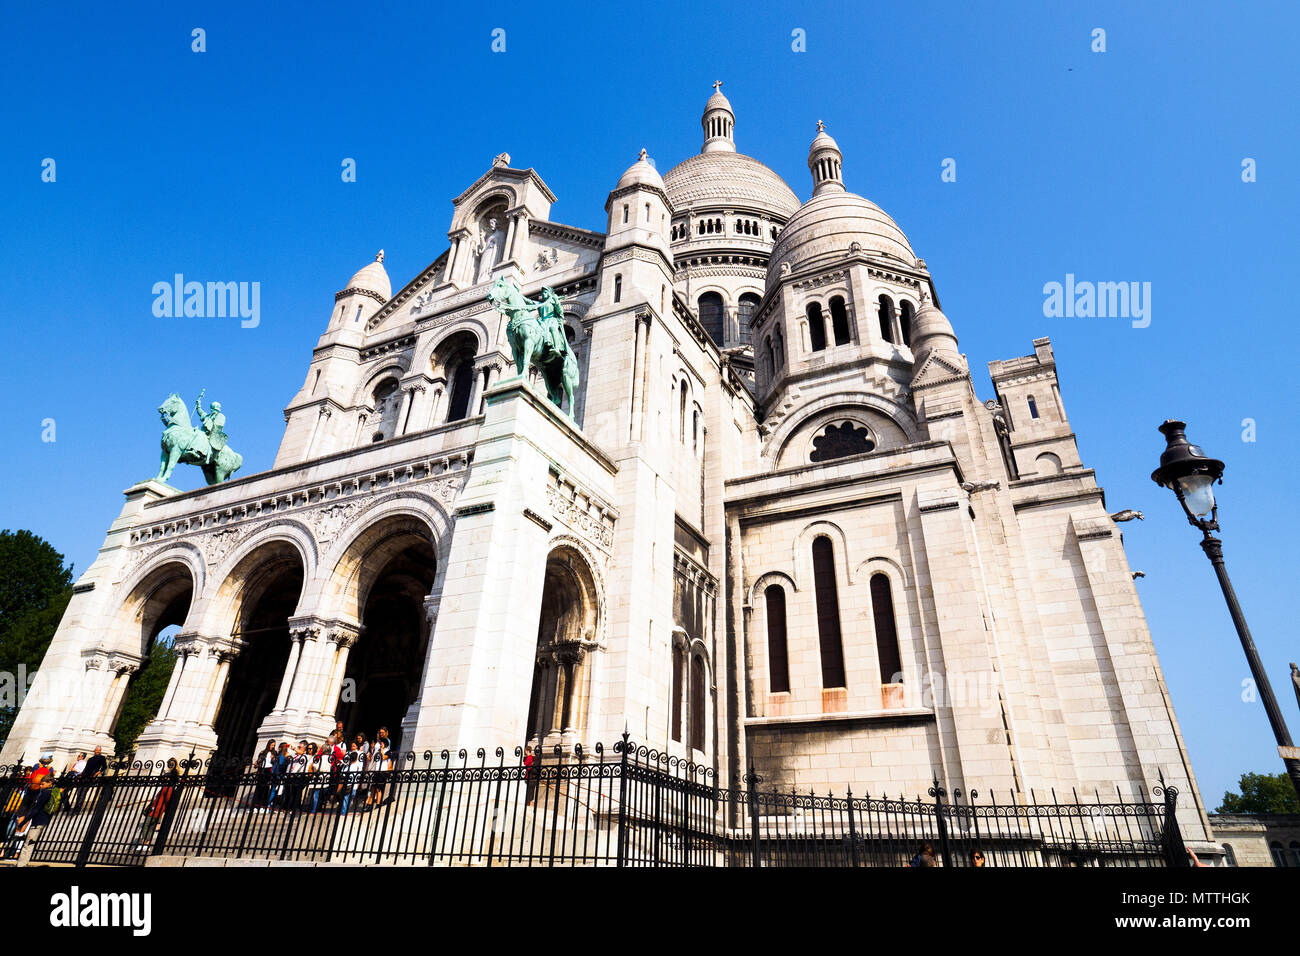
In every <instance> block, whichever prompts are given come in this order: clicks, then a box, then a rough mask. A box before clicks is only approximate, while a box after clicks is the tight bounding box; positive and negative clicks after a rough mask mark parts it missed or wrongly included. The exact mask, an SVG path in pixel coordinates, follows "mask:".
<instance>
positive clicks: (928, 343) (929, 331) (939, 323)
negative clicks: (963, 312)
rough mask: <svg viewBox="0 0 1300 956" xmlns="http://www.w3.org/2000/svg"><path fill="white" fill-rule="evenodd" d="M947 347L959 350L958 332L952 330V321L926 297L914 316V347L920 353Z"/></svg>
mask: <svg viewBox="0 0 1300 956" xmlns="http://www.w3.org/2000/svg"><path fill="white" fill-rule="evenodd" d="M943 347H947V348H949V349H951V350H952V351H954V352H955V351H956V350H957V333H956V332H954V331H953V330H952V323H951V322H949V321H948V317H947V316H946V315H944V314H943V313H942V312H940V311H939V309H938V308H937V307H936V306H935V304H934V302H933V301H931V300H930V298H929V297H926V298H925V299H924V301H923V302H922V303H921V307H920V308H919V309H917V310H916V315H915V316H913V317H912V348H913V351H915V352H916V353H917V354H918V355H920V353H921V352H922V350H924V351H931V350H933V349H936V348H943Z"/></svg>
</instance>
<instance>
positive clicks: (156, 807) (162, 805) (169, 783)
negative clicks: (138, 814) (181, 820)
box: [136, 757, 181, 853]
mask: <svg viewBox="0 0 1300 956" xmlns="http://www.w3.org/2000/svg"><path fill="white" fill-rule="evenodd" d="M180 774H181V772H180V765H179V764H177V762H176V758H175V757H172V758H171V759H169V760H168V761H167V773H166V774H165V775H164V777H163V785H162V788H161V789H159V791H158V793H156V794H155V795H154V798H153V799H152V800H150V801H149V805H148V806H147V807H145V808H144V822H143V823H142V824H141V825H140V845H139V846H137V847H136V849H137V850H138V851H139V852H141V853H148V852H149V850H150V849H151V847H152V845H153V838H154V832H155V831H156V830H157V829H158V825H159V824H160V823H162V819H163V817H164V816H165V815H166V813H167V807H168V806H170V805H171V802H172V797H173V796H175V794H176V786H177V784H178V783H179V782H180Z"/></svg>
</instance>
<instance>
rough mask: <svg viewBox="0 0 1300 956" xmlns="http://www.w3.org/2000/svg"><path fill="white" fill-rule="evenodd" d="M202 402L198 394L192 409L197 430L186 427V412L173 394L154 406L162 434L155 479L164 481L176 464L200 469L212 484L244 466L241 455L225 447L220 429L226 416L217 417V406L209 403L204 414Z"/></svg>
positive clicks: (219, 406) (219, 407)
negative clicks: (197, 424) (199, 425)
mask: <svg viewBox="0 0 1300 956" xmlns="http://www.w3.org/2000/svg"><path fill="white" fill-rule="evenodd" d="M202 401H203V394H202V393H200V394H199V397H198V399H197V400H196V401H195V402H194V407H195V409H196V411H197V412H198V415H199V420H200V421H201V422H202V423H203V426H202V427H201V428H195V427H193V426H192V425H191V424H190V413H189V411H188V409H186V407H185V403H184V402H183V401H182V400H181V397H180V396H179V395H177V394H176V393H175V392H172V393H171V394H170V395H168V396H167V400H166V401H165V402H163V403H162V404H161V405H159V406H158V414H159V415H161V416H162V423H163V433H162V464H161V465H159V466H158V476H157V479H156V480H158V481H166V480H167V479H168V478H170V477H171V475H172V471H173V469H175V467H176V466H177V465H180V464H186V465H198V466H199V467H201V468H202V469H203V477H204V478H205V479H207V482H208V484H210V485H216V484H220V483H221V482H223V481H225V480H226V479H227V478H229V477H230V476H231V475H233V474H234V473H235V472H236V471H238V470H239V466H240V465H242V464H243V463H244V456H243V455H241V454H239V453H238V452H235V451H232V450H231V449H230V447H229V446H228V445H227V444H226V432H225V429H224V428H223V427H222V426H223V425H225V423H226V416H225V415H223V414H221V403H220V402H213V403H212V408H211V411H209V412H206V413H205V412H204V411H203V406H202Z"/></svg>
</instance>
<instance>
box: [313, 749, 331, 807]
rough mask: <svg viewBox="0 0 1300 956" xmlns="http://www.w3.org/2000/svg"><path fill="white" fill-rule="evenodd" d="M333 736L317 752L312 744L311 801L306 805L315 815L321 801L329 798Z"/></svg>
mask: <svg viewBox="0 0 1300 956" xmlns="http://www.w3.org/2000/svg"><path fill="white" fill-rule="evenodd" d="M333 739H334V738H333V735H332V734H331V735H330V739H329V740H327V741H326V742H325V746H324V747H321V748H320V749H319V750H317V749H316V745H315V744H312V746H311V749H312V751H313V754H312V760H311V769H310V772H311V801H310V802H309V804H308V809H309V812H311V813H315V812H317V811H318V810H319V809H320V805H321V801H322V800H325V799H327V798H328V797H329V792H330V780H331V777H332V776H333V773H334V758H333V743H332V741H333Z"/></svg>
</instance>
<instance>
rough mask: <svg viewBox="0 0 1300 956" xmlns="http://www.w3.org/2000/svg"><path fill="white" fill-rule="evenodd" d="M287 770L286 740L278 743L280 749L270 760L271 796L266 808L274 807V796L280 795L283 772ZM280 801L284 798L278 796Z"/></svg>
mask: <svg viewBox="0 0 1300 956" xmlns="http://www.w3.org/2000/svg"><path fill="white" fill-rule="evenodd" d="M288 772H289V742H288V741H287V740H286V741H285V742H284V743H282V744H280V749H279V750H278V751H276V753H275V755H274V757H273V759H272V761H271V796H270V797H268V798H267V801H266V809H268V810H272V809H274V808H275V800H276V797H279V796H280V791H281V788H282V787H283V786H284V777H285V774H287V773H288ZM280 803H281V804H283V803H284V798H283V797H281V798H280Z"/></svg>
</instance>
